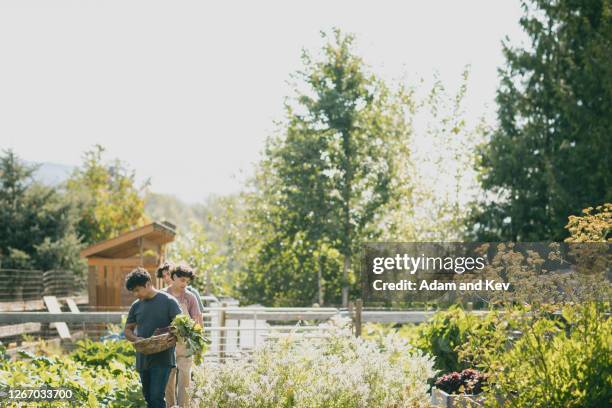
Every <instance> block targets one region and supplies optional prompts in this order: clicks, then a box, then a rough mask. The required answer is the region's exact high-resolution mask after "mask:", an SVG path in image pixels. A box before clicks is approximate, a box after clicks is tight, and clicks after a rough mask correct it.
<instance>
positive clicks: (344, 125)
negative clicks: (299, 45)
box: [242, 30, 410, 304]
mask: <svg viewBox="0 0 612 408" xmlns="http://www.w3.org/2000/svg"><path fill="white" fill-rule="evenodd" d="M323 37H324V38H327V35H325V34H323ZM330 37H331V38H329V41H328V42H327V43H326V44H325V46H324V47H323V49H322V53H321V54H322V55H321V57H320V58H318V57H314V56H313V55H311V54H310V53H308V52H304V54H303V57H302V61H303V64H304V69H303V70H302V71H300V72H298V73H297V74H296V75H295V79H296V80H297V82H298V83H297V84H296V85H295V87H296V95H295V97H294V98H292V99H290V100H288V102H287V103H286V118H285V121H284V123H282V124H281V125H282V128H281V129H280V132H279V133H280V134H279V135H277V136H276V137H274V138H271V139H270V140H269V141H268V143H267V146H266V150H265V157H264V159H263V161H262V163H260V166H259V169H258V173H257V175H256V177H255V179H254V181H253V185H254V187H255V191H254V192H253V193H252V194H251V195H250V196H247V208H248V210H247V211H248V220H247V222H248V224H249V229H252V230H253V231H255V232H256V233H255V234H253V236H252V237H248V238H250V239H252V241H249V242H250V243H252V245H248V246H251V247H254V248H255V249H254V250H253V251H254V255H252V256H249V257H248V258H247V262H246V263H245V268H246V282H244V286H243V291H242V292H243V294H244V295H245V297H248V298H249V299H250V300H251V301H259V302H265V303H273V304H286V303H294V304H308V303H313V302H319V301H320V300H321V298H322V296H321V292H322V289H320V288H325V299H324V302H325V303H339V302H340V301H342V303H344V304H345V303H346V301H347V298H348V290H349V286H353V287H355V285H351V284H352V283H354V282H355V280H356V279H355V274H354V271H353V268H352V267H351V264H352V262H353V257H354V256H355V254H356V250H357V245H358V243H359V242H361V241H362V240H366V239H375V238H376V237H377V236H378V235H380V232H381V231H380V230H381V228H380V221H381V220H382V216H383V214H384V213H385V212H386V211H388V210H389V208H392V207H393V206H395V205H396V201H397V198H398V196H399V195H400V192H402V191H403V190H404V183H403V181H404V180H402V179H401V177H399V174H400V165H401V163H402V162H401V161H400V158H401V159H402V160H404V161H405V160H407V158H408V153H407V148H406V147H407V141H408V137H409V132H410V129H409V126H408V124H407V123H406V121H405V117H406V110H407V109H408V107H409V106H410V104H409V95H408V94H407V93H406V92H405V91H404V90H400V91H398V92H397V93H393V92H391V91H390V90H389V89H388V87H387V86H386V85H385V84H384V83H383V82H382V81H381V80H379V79H378V78H376V77H375V76H374V75H372V74H370V73H368V72H367V69H366V67H365V64H364V63H363V61H362V60H361V59H360V58H359V57H357V56H356V55H355V54H354V52H353V41H354V38H353V36H351V35H343V34H342V33H340V31H339V30H335V31H334V32H333V35H331V36H330ZM248 238H247V239H248ZM253 241H259V243H256V242H253ZM245 246H246V245H245ZM338 263H340V270H342V275H341V276H339V274H338V272H337V271H338V269H336V268H337V266H338ZM269 281H272V282H274V281H276V282H282V283H280V287H274V288H268V287H267V284H268V282H269ZM291 282H295V285H294V284H292V283H291ZM283 286H285V287H283ZM338 287H339V288H340V295H341V299H338V298H337V297H335V295H336V293H337V292H338ZM274 297H276V298H277V299H275V300H273V301H272V302H271V300H272V299H274ZM279 297H280V299H279Z"/></svg>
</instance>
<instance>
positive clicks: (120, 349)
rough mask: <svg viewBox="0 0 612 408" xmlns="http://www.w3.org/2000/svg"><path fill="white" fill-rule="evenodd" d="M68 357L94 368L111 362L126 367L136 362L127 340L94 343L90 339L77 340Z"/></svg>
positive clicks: (134, 353)
mask: <svg viewBox="0 0 612 408" xmlns="http://www.w3.org/2000/svg"><path fill="white" fill-rule="evenodd" d="M70 356H71V358H72V359H73V360H74V361H78V362H80V363H83V364H84V365H87V366H94V367H95V366H101V367H107V366H108V364H109V363H110V362H111V361H113V360H115V361H119V362H122V363H123V364H125V365H128V366H130V365H134V364H135V361H136V352H135V351H134V347H133V346H132V344H131V343H130V342H128V341H127V340H117V341H114V340H107V341H96V342H94V341H91V340H90V339H85V340H79V341H78V342H77V343H76V348H75V350H74V351H73V352H72V354H71V355H70Z"/></svg>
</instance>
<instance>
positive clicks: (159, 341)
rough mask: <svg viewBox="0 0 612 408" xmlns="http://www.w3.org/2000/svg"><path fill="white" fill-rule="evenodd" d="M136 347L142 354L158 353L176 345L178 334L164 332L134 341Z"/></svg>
mask: <svg viewBox="0 0 612 408" xmlns="http://www.w3.org/2000/svg"><path fill="white" fill-rule="evenodd" d="M133 344H134V348H135V349H136V351H137V352H139V353H142V354H156V353H159V352H162V351H164V350H168V349H169V348H170V347H174V346H175V345H176V336H174V335H173V334H171V333H164V334H160V335H158V336H151V337H149V338H148V339H144V340H140V341H137V342H134V343H133Z"/></svg>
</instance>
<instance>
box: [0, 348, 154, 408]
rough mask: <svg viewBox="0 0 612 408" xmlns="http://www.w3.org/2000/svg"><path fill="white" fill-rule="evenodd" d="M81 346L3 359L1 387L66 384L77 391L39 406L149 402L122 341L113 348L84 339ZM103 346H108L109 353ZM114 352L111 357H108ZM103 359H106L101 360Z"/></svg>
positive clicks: (102, 405) (133, 404)
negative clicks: (66, 351)
mask: <svg viewBox="0 0 612 408" xmlns="http://www.w3.org/2000/svg"><path fill="white" fill-rule="evenodd" d="M80 347H81V350H80V351H79V352H78V353H75V354H72V355H70V356H66V355H63V356H62V355H56V356H38V355H34V354H31V353H28V352H21V353H20V356H19V357H20V358H19V359H17V360H5V361H1V360H0V388H25V387H37V388H39V387H41V388H44V387H49V388H66V389H70V390H72V392H73V394H74V400H73V401H70V402H69V403H68V402H66V403H63V402H57V401H56V402H49V403H47V402H41V403H37V404H36V406H40V407H62V406H65V407H69V406H80V407H89V408H96V407H109V408H110V407H113V408H118V407H140V406H145V405H146V404H145V401H144V399H143V397H142V391H141V386H140V379H139V377H138V373H137V371H136V370H134V368H133V363H129V364H126V363H125V362H124V361H126V360H129V358H133V357H130V356H127V355H124V354H122V351H119V350H121V345H117V348H114V347H115V345H111V344H106V343H105V344H104V345H100V344H99V343H94V342H90V343H87V342H83V343H81V345H80ZM109 349H112V350H113V351H112V352H110V351H109ZM94 350H95V351H94ZM100 350H106V351H107V354H104V353H103V352H101V351H100ZM98 354H100V356H98ZM103 354H104V355H103ZM91 355H93V356H94V357H91ZM111 355H112V356H113V357H112V358H110V357H108V356H111ZM77 356H78V357H77ZM79 360H82V361H79ZM102 361H104V363H103V364H100V362H102ZM3 406H6V407H17V406H20V405H19V404H14V405H11V404H8V405H3Z"/></svg>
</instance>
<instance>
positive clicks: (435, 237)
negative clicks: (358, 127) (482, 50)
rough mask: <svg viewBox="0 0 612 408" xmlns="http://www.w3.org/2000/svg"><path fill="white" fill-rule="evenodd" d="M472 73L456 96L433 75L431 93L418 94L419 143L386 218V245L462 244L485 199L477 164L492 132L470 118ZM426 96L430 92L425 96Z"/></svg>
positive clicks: (413, 115) (413, 119)
mask: <svg viewBox="0 0 612 408" xmlns="http://www.w3.org/2000/svg"><path fill="white" fill-rule="evenodd" d="M469 79H470V68H469V66H466V67H465V69H464V71H463V74H462V78H461V82H460V85H459V88H458V89H457V90H456V91H455V92H453V91H452V90H451V89H449V88H448V87H447V86H446V85H445V84H443V83H442V81H440V79H438V77H437V75H436V74H434V81H433V84H432V85H431V88H428V87H425V86H419V87H416V88H414V89H413V90H412V91H411V93H414V97H413V98H414V102H413V105H414V106H413V107H412V108H411V110H410V113H411V114H410V118H409V120H410V123H411V124H412V126H413V127H414V131H413V132H414V137H413V140H414V142H413V143H411V146H410V154H411V156H410V157H416V158H418V160H408V159H406V160H405V163H406V169H405V171H407V172H408V177H404V178H405V179H406V181H408V183H407V184H406V185H405V186H404V188H403V190H404V191H402V192H401V197H399V205H398V206H397V207H396V208H393V209H392V210H391V211H390V213H389V214H387V215H386V217H385V220H386V222H385V225H386V231H384V232H383V239H384V240H387V241H397V242H413V241H424V242H427V241H432V242H434V241H441V242H452V241H460V240H462V239H463V238H464V237H465V235H466V221H467V218H468V216H469V213H470V205H471V203H472V202H473V201H474V200H475V199H476V198H477V197H478V195H479V194H480V193H481V189H480V185H479V183H478V180H477V172H476V170H475V168H474V167H475V164H476V159H477V154H476V152H477V147H478V146H480V145H481V144H482V142H483V139H484V134H485V132H486V131H487V127H486V124H485V121H484V119H482V118H481V119H480V120H479V121H478V122H476V123H473V122H472V121H471V120H470V119H469V117H468V115H467V113H466V112H467V106H466V105H467V95H468V82H469ZM423 91H426V92H425V93H424V94H423V95H422V96H421V94H422V93H423Z"/></svg>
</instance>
